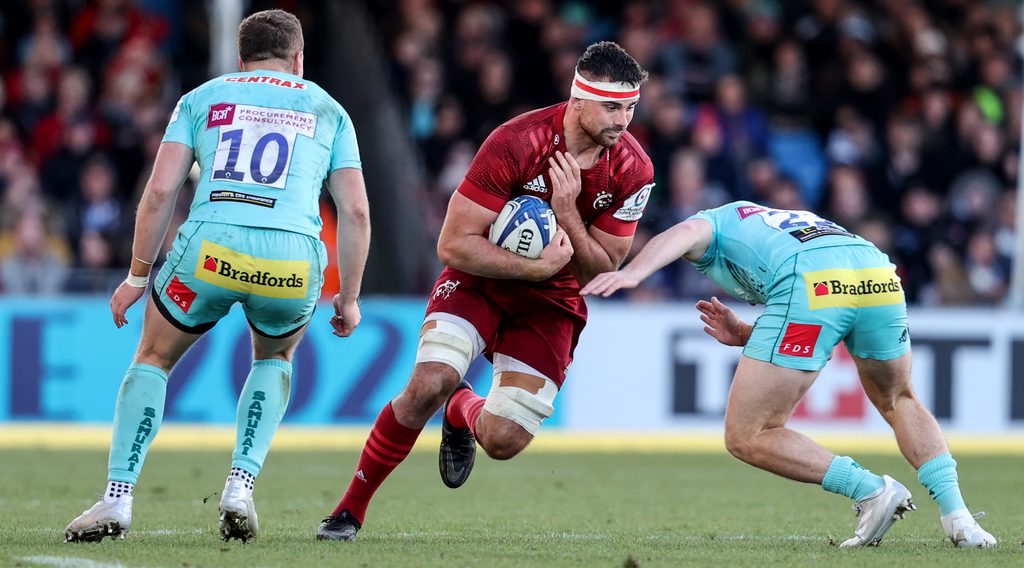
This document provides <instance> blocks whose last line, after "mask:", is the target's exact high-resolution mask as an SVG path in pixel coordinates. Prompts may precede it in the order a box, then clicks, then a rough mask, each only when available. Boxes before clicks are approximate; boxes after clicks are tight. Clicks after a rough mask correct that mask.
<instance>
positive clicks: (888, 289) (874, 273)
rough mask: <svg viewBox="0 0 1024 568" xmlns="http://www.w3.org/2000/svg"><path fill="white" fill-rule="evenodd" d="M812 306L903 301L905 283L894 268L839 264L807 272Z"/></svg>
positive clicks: (882, 304)
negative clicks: (903, 285) (852, 266)
mask: <svg viewBox="0 0 1024 568" xmlns="http://www.w3.org/2000/svg"><path fill="white" fill-rule="evenodd" d="M803 276H804V283H805V284H806V285H807V304H808V305H809V306H810V308H811V309H812V310H819V309H822V308H855V307H867V306H889V305H893V304H899V303H902V302H903V287H902V286H901V285H900V278H899V276H896V270H895V269H893V268H862V269H859V270H853V269H848V268H836V269H832V270H819V271H817V272H807V273H804V275H803Z"/></svg>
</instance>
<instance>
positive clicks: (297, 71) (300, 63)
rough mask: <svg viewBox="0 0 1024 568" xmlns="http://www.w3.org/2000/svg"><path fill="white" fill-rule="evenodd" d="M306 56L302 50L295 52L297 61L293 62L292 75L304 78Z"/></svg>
mask: <svg viewBox="0 0 1024 568" xmlns="http://www.w3.org/2000/svg"><path fill="white" fill-rule="evenodd" d="M304 62H305V55H304V54H303V52H302V50H299V51H296V52H295V59H293V60H292V74H293V75H298V76H299V77H302V72H303V71H304V70H305V69H304Z"/></svg>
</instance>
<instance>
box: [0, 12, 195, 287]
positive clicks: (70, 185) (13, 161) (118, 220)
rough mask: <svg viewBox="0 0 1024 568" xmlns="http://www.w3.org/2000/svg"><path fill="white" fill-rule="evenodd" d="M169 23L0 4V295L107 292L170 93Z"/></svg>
mask: <svg viewBox="0 0 1024 568" xmlns="http://www.w3.org/2000/svg"><path fill="white" fill-rule="evenodd" d="M156 4H159V3H156ZM170 26H171V21H170V20H169V18H168V17H167V16H166V14H161V13H159V12H157V11H149V10H145V9H143V8H142V7H140V6H139V5H137V3H135V2H131V1H128V0H97V1H85V0H82V1H79V2H76V1H73V0H71V1H58V0H21V1H17V2H4V3H3V5H2V6H0V73H2V81H0V293H3V294H18V295H22V294H33V295H53V294H59V293H62V292H102V293H108V292H110V291H111V290H113V287H114V286H116V284H117V281H118V280H120V278H121V277H123V272H124V270H123V267H125V266H127V264H128V262H129V260H130V258H131V240H132V239H131V236H132V229H133V226H132V225H133V221H134V207H135V203H137V201H138V195H139V192H140V191H141V187H142V184H144V183H145V180H146V179H147V178H148V168H149V167H150V166H151V165H152V162H153V157H154V155H155V153H156V149H157V147H158V146H159V143H160V139H161V137H162V136H163V130H164V127H165V126H166V123H167V116H168V108H169V105H171V106H172V105H173V104H174V101H175V100H177V97H178V96H179V94H180V93H179V90H180V83H179V78H180V76H181V73H172V71H171V64H170V62H169V61H168V57H167V54H168V49H169V47H170V43H169V42H170V35H171V34H170V31H171V30H170ZM180 213H184V212H180Z"/></svg>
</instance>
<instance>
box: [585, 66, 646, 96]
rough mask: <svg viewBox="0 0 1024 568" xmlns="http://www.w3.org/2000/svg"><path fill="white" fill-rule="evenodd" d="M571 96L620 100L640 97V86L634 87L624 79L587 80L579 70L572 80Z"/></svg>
mask: <svg viewBox="0 0 1024 568" xmlns="http://www.w3.org/2000/svg"><path fill="white" fill-rule="evenodd" d="M571 93H572V96H574V97H576V98H577V99H589V100H592V101H602V102H620V101H625V100H629V99H639V98H640V87H634V86H633V85H632V84H631V83H626V82H624V81H616V82H611V81H588V80H587V79H586V78H585V77H584V76H583V75H580V70H579V69H577V70H576V76H575V77H574V78H573V81H572V90H571Z"/></svg>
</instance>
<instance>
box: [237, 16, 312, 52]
mask: <svg viewBox="0 0 1024 568" xmlns="http://www.w3.org/2000/svg"><path fill="white" fill-rule="evenodd" d="M303 45H304V41H303V39H302V24H300V23H299V19H298V18H296V17H295V15H294V14H292V13H290V12H285V11H284V10H264V11H262V12H256V13H255V14H251V15H250V16H249V17H247V18H246V19H244V20H242V23H241V24H240V25H239V26H238V57H239V58H241V60H242V61H247V62H248V61H262V60H264V59H281V60H283V61H288V60H290V59H291V58H292V57H294V56H295V54H296V53H298V52H299V51H302V48H303Z"/></svg>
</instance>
